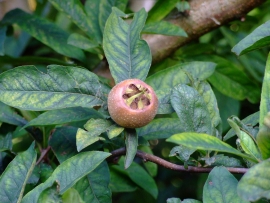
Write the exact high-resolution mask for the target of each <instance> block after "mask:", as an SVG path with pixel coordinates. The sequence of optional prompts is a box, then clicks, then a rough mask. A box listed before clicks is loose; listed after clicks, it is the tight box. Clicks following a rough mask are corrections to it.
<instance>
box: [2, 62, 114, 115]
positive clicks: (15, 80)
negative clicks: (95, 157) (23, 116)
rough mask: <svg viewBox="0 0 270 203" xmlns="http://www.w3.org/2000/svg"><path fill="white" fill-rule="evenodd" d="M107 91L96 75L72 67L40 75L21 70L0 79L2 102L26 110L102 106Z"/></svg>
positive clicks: (32, 70)
mask: <svg viewBox="0 0 270 203" xmlns="http://www.w3.org/2000/svg"><path fill="white" fill-rule="evenodd" d="M108 91H109V90H108V89H107V88H106V87H104V86H102V85H101V84H100V83H99V81H98V77H97V76H96V75H95V74H93V73H91V72H89V71H88V70H85V69H81V68H75V67H68V66H58V65H50V66H48V67H47V69H46V70H45V71H44V72H43V71H41V70H39V69H37V68H36V67H35V66H21V67H17V68H15V69H12V70H9V71H6V72H4V73H2V74H1V75H0V93H1V98H0V99H1V101H2V102H4V103H6V104H8V105H10V106H14V107H16V108H21V109H25V110H32V111H41V110H51V109H60V108H67V107H75V106H82V107H88V108H89V107H93V106H97V105H102V104H104V103H105V102H106V97H105V96H104V95H105V94H107V93H108ZM105 92H106V93H105Z"/></svg>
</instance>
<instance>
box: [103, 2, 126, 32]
mask: <svg viewBox="0 0 270 203" xmlns="http://www.w3.org/2000/svg"><path fill="white" fill-rule="evenodd" d="M127 3H128V0H100V4H99V13H98V18H99V27H100V29H101V31H102V32H103V30H104V27H105V24H106V21H107V20H108V18H109V16H110V14H111V12H112V10H113V7H117V8H118V9H120V10H121V11H125V8H126V6H127Z"/></svg>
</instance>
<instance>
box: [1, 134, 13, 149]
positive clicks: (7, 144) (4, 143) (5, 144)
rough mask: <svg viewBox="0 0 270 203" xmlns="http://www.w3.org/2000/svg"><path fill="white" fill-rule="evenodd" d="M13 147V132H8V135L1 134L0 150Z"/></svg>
mask: <svg viewBox="0 0 270 203" xmlns="http://www.w3.org/2000/svg"><path fill="white" fill-rule="evenodd" d="M11 149H12V134H11V133H8V134H7V135H6V136H0V152H2V151H6V150H9V151H11Z"/></svg>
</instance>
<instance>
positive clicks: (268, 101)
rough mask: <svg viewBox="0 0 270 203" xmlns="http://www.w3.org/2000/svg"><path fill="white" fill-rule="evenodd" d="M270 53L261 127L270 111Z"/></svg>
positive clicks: (267, 63) (263, 94) (262, 104)
mask: <svg viewBox="0 0 270 203" xmlns="http://www.w3.org/2000/svg"><path fill="white" fill-rule="evenodd" d="M269 90H270V53H269V54H268V58H267V62H266V67H265V71H264V78H263V85H262V94H261V102H260V123H259V124H260V127H261V126H262V125H263V121H264V118H265V116H266V115H267V113H268V112H269V111H270V97H269Z"/></svg>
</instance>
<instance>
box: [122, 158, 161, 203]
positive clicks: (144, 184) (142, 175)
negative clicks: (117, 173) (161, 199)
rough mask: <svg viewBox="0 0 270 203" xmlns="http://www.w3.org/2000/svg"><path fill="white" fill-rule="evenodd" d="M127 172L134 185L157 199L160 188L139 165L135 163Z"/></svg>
mask: <svg viewBox="0 0 270 203" xmlns="http://www.w3.org/2000/svg"><path fill="white" fill-rule="evenodd" d="M126 171H127V174H128V176H129V177H130V179H131V180H132V181H133V182H134V183H136V184H137V185H138V186H140V187H141V188H143V189H144V190H145V191H146V192H148V193H149V194H151V195H152V196H153V197H154V198H155V199H156V198H157V196H158V188H157V185H156V183H155V181H154V179H153V178H152V177H151V176H150V175H149V174H148V173H147V172H146V171H145V170H144V169H143V168H142V167H141V166H140V165H139V164H136V163H135V162H133V163H132V165H131V166H130V167H129V168H128V169H126Z"/></svg>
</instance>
